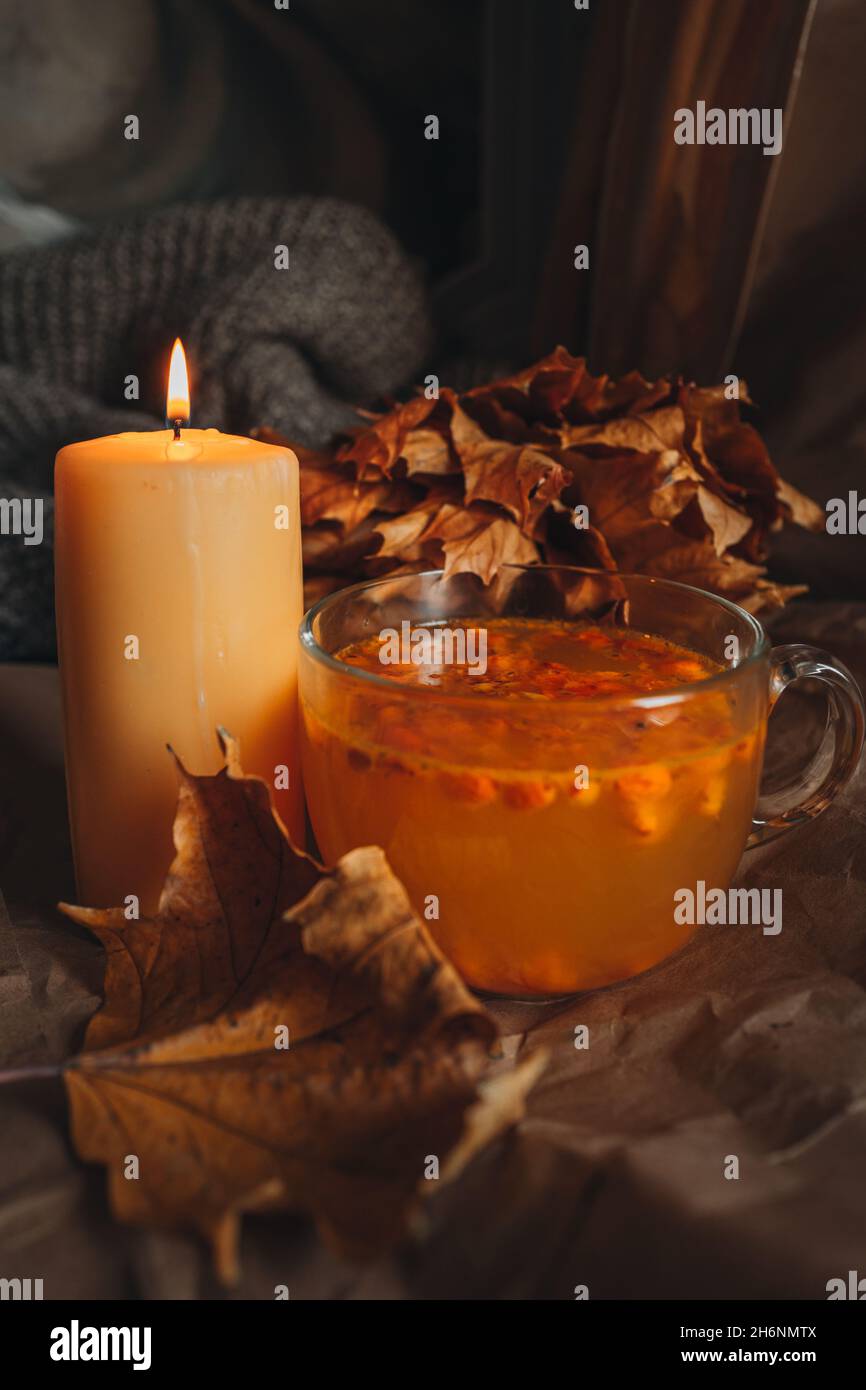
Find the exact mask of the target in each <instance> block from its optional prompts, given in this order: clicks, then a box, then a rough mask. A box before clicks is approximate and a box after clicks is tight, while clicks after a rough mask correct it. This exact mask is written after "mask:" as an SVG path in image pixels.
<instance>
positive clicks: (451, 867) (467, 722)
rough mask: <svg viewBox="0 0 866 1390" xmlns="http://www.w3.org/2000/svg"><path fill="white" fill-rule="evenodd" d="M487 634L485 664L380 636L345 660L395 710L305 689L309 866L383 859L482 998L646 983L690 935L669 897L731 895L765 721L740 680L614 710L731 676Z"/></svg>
mask: <svg viewBox="0 0 866 1390" xmlns="http://www.w3.org/2000/svg"><path fill="white" fill-rule="evenodd" d="M485 630H486V636H487V660H486V670H483V671H482V670H480V669H478V670H476V671H475V672H474V673H473V671H472V670H471V669H470V668H469V667H468V666H467V665H457V664H450V665H449V664H446V665H440V666H436V665H435V663H428V664H420V665H419V664H415V662H413V661H407V662H405V663H403V664H392V665H383V664H382V662H381V660H380V655H381V651H382V648H381V644H380V641H379V638H378V636H377V637H373V638H370V639H368V640H366V641H364V642H362V643H356V644H354V645H352V646H350V647H347V648H345V649H344V650H342V651H341V652H339V653H338V654H337V655H338V658H339V659H340V660H342V661H344V662H345V663H347V664H348V665H350V666H353V667H355V668H356V669H360V670H362V671H369V672H371V673H375V674H376V675H378V676H385V677H387V678H389V681H391V682H393V685H394V695H393V697H391V696H390V694H389V691H388V689H387V687H384V688H383V687H382V685H381V684H375V685H374V684H372V683H370V682H363V681H357V680H352V679H343V680H338V681H333V682H331V683H330V685H329V686H328V689H329V691H330V692H331V694H330V698H329V699H328V700H327V701H325V702H322V700H321V698H319V699H318V700H317V702H316V707H315V708H312V707H311V706H310V703H309V701H308V699H307V698H303V690H302V709H303V725H304V734H303V739H304V761H305V783H306V788H307V797H308V803H309V808H310V815H311V819H312V823H313V829H314V831H315V834H316V838H317V841H318V844H319V849H320V852H321V854H322V855H323V857H324V858H325V860H326V861H327V862H329V863H333V862H334V861H335V860H336V859H337V858H339V856H340V855H341V854H343V853H345V852H346V851H347V850H349V849H351V848H354V847H356V846H358V845H362V844H379V845H382V846H383V848H384V849H385V851H386V853H387V855H388V858H389V860H390V863H391V865H392V867H393V868H394V870H395V872H396V873H397V874H398V876H399V877H400V878H401V879H402V880H403V882H404V884H405V885H406V888H407V889H408V891H409V894H410V897H411V898H412V900H413V903H414V905H415V907H416V909H417V910H418V912H419V913H420V914H421V915H422V916H423V917H424V920H425V921H426V923H427V925H428V927H429V929H430V930H431V932H432V933H433V935H434V936H435V937H436V939H437V940H438V942H439V944H440V946H441V947H442V949H443V950H444V951H445V953H446V954H447V955H448V956H449V957H450V958H451V960H452V961H453V962H454V964H455V965H456V966H457V968H458V969H459V970H460V972H461V973H462V974H463V976H464V977H465V978H466V979H467V980H468V982H469V983H470V984H472V985H474V986H475V987H476V988H479V989H482V990H487V991H490V992H492V993H496V994H504V995H511V996H522V997H537V996H551V995H558V994H569V993H573V992H575V991H577V990H581V989H588V988H595V987H597V986H600V985H605V984H608V983H611V982H613V981H615V980H619V979H623V978H626V977H628V976H630V975H633V974H635V973H637V972H639V971H641V970H645V969H647V968H648V967H649V966H652V965H654V964H656V963H657V962H658V961H659V960H661V959H663V958H664V957H665V956H667V955H668V954H669V953H670V952H671V951H673V950H675V949H677V948H678V947H679V946H681V945H682V944H683V943H684V942H685V941H686V940H687V939H688V937H689V936H690V935H691V933H692V931H693V930H694V928H692V927H690V926H683V925H680V924H677V923H675V921H674V893H675V892H676V890H677V889H679V888H682V887H694V885H695V883H696V881H697V880H698V879H703V880H704V881H705V882H706V883H707V884H708V885H712V886H713V887H717V886H718V887H723V888H726V887H727V885H728V883H729V882H730V879H731V877H732V875H733V872H734V870H735V868H736V865H737V862H738V860H739V857H740V855H741V853H742V850H743V846H744V843H745V839H746V836H747V834H748V830H749V827H750V823H751V816H752V811H753V808H754V803H755V798H756V794H757V784H758V779H759V775H760V767H761V760H762V753H763V733H764V719H763V715H764V711H763V710H756V709H754V708H751V709H746V708H745V707H741V705H738V702H737V697H736V694H735V693H734V692H733V691H732V690H731V689H730V688H729V687H730V686H731V685H732V684H734V683H730V682H728V683H722V685H720V684H719V683H717V682H711V683H710V684H708V685H707V687H706V690H702V689H701V688H700V685H699V686H698V688H697V692H696V693H692V692H691V691H690V692H689V693H688V694H687V695H686V696H685V698H684V699H683V701H682V702H679V703H670V702H667V701H665V702H664V703H662V704H660V705H659V706H658V707H657V708H645V707H639V706H638V707H636V706H634V705H628V704H626V703H624V701H625V700H628V699H632V698H634V697H638V696H644V695H652V693H653V692H654V691H661V690H664V691H668V692H669V691H670V690H671V688H672V687H677V686H678V685H691V684H692V683H693V682H703V681H704V680H706V679H707V678H708V677H711V676H713V675H716V674H717V673H718V672H719V671H720V670H721V669H722V668H721V667H719V666H717V665H716V664H715V663H713V662H711V661H710V660H708V659H707V658H706V657H703V656H700V655H698V654H697V653H695V652H692V651H688V650H686V649H684V648H682V647H678V646H674V645H673V644H672V643H669V642H666V641H664V640H662V639H660V638H657V637H652V636H647V635H644V634H642V633H639V632H635V631H633V630H631V629H627V628H613V627H610V628H608V627H595V626H583V625H578V624H576V623H559V622H554V621H549V622H548V621H543V620H537V619H495V620H487V621H486V624H485ZM415 631H417V629H415ZM422 687H425V688H422ZM604 696H612V697H621V700H620V702H619V703H618V702H614V703H610V702H608V703H607V704H599V703H598V699H599V697H604ZM455 697H456V698H455ZM744 703H746V704H747V703H748V702H744ZM752 703H753V704H754V702H752Z"/></svg>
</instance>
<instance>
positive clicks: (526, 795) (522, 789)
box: [500, 779, 556, 811]
mask: <svg viewBox="0 0 866 1390" xmlns="http://www.w3.org/2000/svg"><path fill="white" fill-rule="evenodd" d="M500 785H501V787H502V799H503V801H504V802H505V804H506V806H511V807H513V808H514V810H515V811H540V810H542V809H543V807H545V806H550V805H551V803H552V802H554V801H555V800H556V787H554V786H551V785H550V783H549V782H531V781H528V780H526V781H525V780H523V779H521V780H520V781H515V782H503V783H501V784H500Z"/></svg>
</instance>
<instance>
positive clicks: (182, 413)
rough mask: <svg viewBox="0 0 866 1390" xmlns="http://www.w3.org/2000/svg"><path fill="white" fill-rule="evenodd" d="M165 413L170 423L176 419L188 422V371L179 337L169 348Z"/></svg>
mask: <svg viewBox="0 0 866 1390" xmlns="http://www.w3.org/2000/svg"><path fill="white" fill-rule="evenodd" d="M165 415H166V419H167V420H170V421H171V422H172V424H174V423H175V422H177V421H180V422H181V423H182V424H185V425H188V424H189V371H188V368H187V365H186V353H185V352H184V350H183V343H182V342H181V340H180V338H175V340H174V347H173V348H172V350H171V363H170V365H169V369H168V394H167V397H166V404H165Z"/></svg>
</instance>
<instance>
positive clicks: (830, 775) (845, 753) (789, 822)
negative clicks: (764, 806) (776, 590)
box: [746, 642, 864, 849]
mask: <svg viewBox="0 0 866 1390" xmlns="http://www.w3.org/2000/svg"><path fill="white" fill-rule="evenodd" d="M806 678H809V679H811V680H819V681H821V682H822V683H823V685H824V686H825V687H826V695H827V724H826V729H825V736H824V739H823V740H822V742H821V747H820V748H819V749H818V752H817V753H816V754H815V756H814V757H813V758H812V759H811V760H810V762H809V766H808V767H807V768H806V769H805V774H801V776H800V777H799V778H798V779H797V782H796V783H793V782H792V783H791V784H790V785H789V787H788V788H786V790H787V791H790V792H791V793H792V794H793V793H794V792H795V791H796V788H797V786H798V785H802V783H803V781H804V780H805V781H806V782H807V784H808V782H809V781H810V780H811V779H810V778H809V772H810V771H811V770H812V769H814V768H815V766H816V764H817V763H818V761H819V759H821V758H822V755H823V752H824V747H825V744H826V741H827V738H828V736H829V737H831V738H832V743H833V747H832V754H831V757H830V765H829V767H828V769H827V771H826V773H825V774H824V776H823V777H822V778H821V781H820V782H819V784H818V786H817V787H815V788H814V790H813V791H812V792H811V793H810V794H809V795H808V796H807V797H806V798H805V800H804V801H800V802H799V803H797V804H796V805H794V806H791V807H789V808H788V809H787V810H785V811H782V812H780V813H779V814H778V815H775V816H769V817H768V818H767V819H766V820H762V819H761V818H760V816H758V815H756V816H755V818H754V820H753V821H752V833H751V835H750V836H749V838H748V840H747V841H746V848H747V849H752V848H753V847H754V846H755V845H762V844H766V842H767V841H768V840H774V839H776V837H777V836H778V835H783V834H784V833H785V832H786V831H787V830H793V829H794V827H795V826H797V825H802V824H803V823H804V822H805V821H809V820H814V818H815V816H819V815H820V814H821V812H822V811H824V810H826V808H827V807H828V806H829V805H830V802H831V801H832V800H833V798H834V796H835V795H836V793H837V792H839V791H841V789H842V788H843V787H844V785H845V783H846V782H847V781H848V779H849V777H851V775H852V774H853V772H854V770H855V768H856V767H857V763H858V761H859V759H860V750H861V749H862V747H863V725H864V705H863V696H862V695H861V693H860V687H859V686H858V684H857V682H856V681H855V679H854V677H853V676H852V675H851V672H850V671H849V670H848V669H847V667H846V666H843V664H842V662H841V661H837V660H836V658H835V657H832V656H830V655H829V653H828V652H823V651H821V650H820V648H818V647H809V646H804V645H803V644H802V643H799V642H798V643H793V644H791V645H790V646H785V647H774V648H773V650H772V651H771V652H770V710H772V708H773V706H774V705H775V703H776V701H777V700H778V698H779V696H780V695H781V694H782V692H783V691H784V690H787V688H788V686H789V685H793V683H794V682H795V681H799V680H804V679H806ZM778 795H779V796H782V795H784V792H781V793H778Z"/></svg>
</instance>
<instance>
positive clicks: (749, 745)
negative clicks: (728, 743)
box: [734, 734, 757, 762]
mask: <svg viewBox="0 0 866 1390" xmlns="http://www.w3.org/2000/svg"><path fill="white" fill-rule="evenodd" d="M756 741H757V734H747V735H746V737H745V738H741V739H740V741H739V743H736V744H735V745H734V757H735V758H736V760H737V762H748V760H749V758H751V756H752V754H753V753H754V751H755V743H756Z"/></svg>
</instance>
